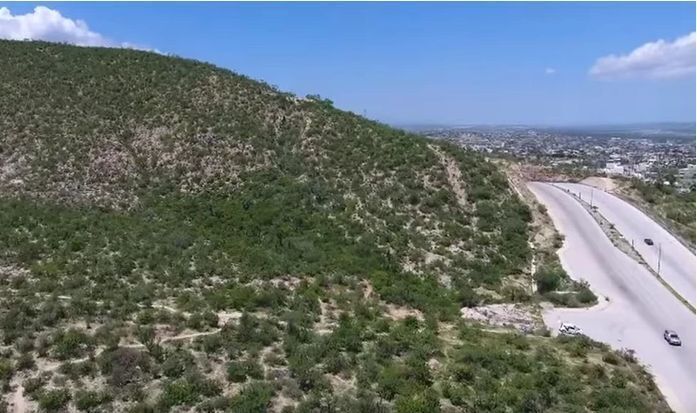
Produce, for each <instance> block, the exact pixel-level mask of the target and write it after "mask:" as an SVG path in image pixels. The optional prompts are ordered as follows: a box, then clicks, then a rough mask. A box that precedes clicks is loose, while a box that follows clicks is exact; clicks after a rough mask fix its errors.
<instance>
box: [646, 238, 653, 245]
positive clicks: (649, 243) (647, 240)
mask: <svg viewBox="0 0 697 413" xmlns="http://www.w3.org/2000/svg"><path fill="white" fill-rule="evenodd" d="M644 242H645V243H646V245H653V240H652V239H651V238H644Z"/></svg>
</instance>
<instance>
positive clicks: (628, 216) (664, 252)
mask: <svg viewBox="0 0 697 413" xmlns="http://www.w3.org/2000/svg"><path fill="white" fill-rule="evenodd" d="M555 185H558V186H560V187H562V188H565V189H568V190H569V191H570V192H573V193H575V194H580V196H581V198H582V199H583V200H584V201H586V202H590V200H591V192H592V194H593V205H594V206H597V207H598V212H600V213H601V214H602V215H603V216H604V217H605V218H607V220H608V221H610V222H611V223H613V224H614V225H615V228H616V229H617V231H619V232H620V233H621V234H622V236H624V237H625V238H626V239H627V240H628V241H629V242H632V241H634V248H635V249H636V250H637V251H638V252H639V254H640V255H641V256H642V257H643V258H644V260H645V261H646V263H647V264H649V266H651V268H653V269H654V270H656V271H657V272H659V273H660V275H661V278H663V279H664V280H665V281H666V282H667V283H668V284H670V286H671V287H673V289H675V291H677V292H678V294H680V295H681V296H682V297H683V298H684V299H686V300H687V301H688V302H689V303H690V304H692V306H693V307H694V306H695V302H696V301H697V297H696V294H697V285H696V284H695V255H694V254H693V253H692V252H691V251H690V250H689V249H687V248H686V247H685V246H684V245H683V244H681V243H680V241H678V240H677V239H676V238H675V237H674V236H672V235H671V234H670V233H669V232H668V231H666V230H665V229H664V228H663V227H662V226H660V225H659V224H658V223H656V222H655V221H653V220H652V219H651V218H649V217H648V216H647V215H646V214H644V213H643V212H641V211H640V210H639V209H637V208H635V207H634V206H632V205H631V204H629V203H628V202H625V201H623V200H622V199H620V198H618V197H616V196H614V195H611V194H609V193H607V192H604V191H602V190H598V189H594V188H592V187H590V186H588V185H583V184H568V183H559V184H555ZM645 238H651V239H652V240H653V242H654V244H653V245H652V246H651V245H647V244H646V243H645V242H644V239H645ZM659 248H660V255H661V268H660V271H658V270H659V268H658V255H659Z"/></svg>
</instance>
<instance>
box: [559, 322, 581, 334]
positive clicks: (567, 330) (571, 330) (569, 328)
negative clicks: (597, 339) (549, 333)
mask: <svg viewBox="0 0 697 413" xmlns="http://www.w3.org/2000/svg"><path fill="white" fill-rule="evenodd" d="M559 332H560V333H561V334H563V335H565V336H578V335H581V334H583V331H582V330H581V329H580V328H578V326H577V325H575V324H571V323H561V325H560V326H559Z"/></svg>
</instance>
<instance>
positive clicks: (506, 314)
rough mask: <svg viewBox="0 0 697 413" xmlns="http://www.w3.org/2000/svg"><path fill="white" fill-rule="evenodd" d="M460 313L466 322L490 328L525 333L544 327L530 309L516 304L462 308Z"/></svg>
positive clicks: (534, 312)
mask: <svg viewBox="0 0 697 413" xmlns="http://www.w3.org/2000/svg"><path fill="white" fill-rule="evenodd" d="M460 313H461V314H462V318H464V319H467V320H473V321H478V322H480V323H482V324H486V325H489V326H492V327H503V328H514V329H516V330H519V331H522V332H526V333H527V332H532V331H533V330H535V329H537V328H541V327H543V326H544V324H543V323H542V321H541V320H540V317H539V315H536V313H537V312H536V311H535V310H534V309H533V308H532V307H526V306H522V305H518V304H491V305H485V306H480V307H464V308H462V309H461V310H460Z"/></svg>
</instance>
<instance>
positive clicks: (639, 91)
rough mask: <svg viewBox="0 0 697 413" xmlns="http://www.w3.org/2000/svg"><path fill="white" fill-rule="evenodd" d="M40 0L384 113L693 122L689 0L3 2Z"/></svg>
mask: <svg viewBox="0 0 697 413" xmlns="http://www.w3.org/2000/svg"><path fill="white" fill-rule="evenodd" d="M38 5H44V6H46V7H48V8H50V9H53V10H55V11H57V12H60V14H61V15H62V18H65V19H72V20H78V19H79V20H83V21H84V22H85V23H86V24H87V26H89V31H90V32H92V33H95V34H98V35H101V36H102V37H103V38H104V39H108V41H110V42H117V43H120V42H128V43H129V44H135V45H139V46H142V47H149V48H154V49H157V50H160V51H162V52H165V53H173V54H176V55H179V56H183V57H190V58H195V59H199V60H204V61H208V62H211V63H214V64H216V65H219V66H222V67H226V68H229V69H232V70H234V71H236V72H239V73H243V74H246V75H248V76H250V77H253V78H257V79H263V80H265V81H267V82H268V83H271V84H274V85H277V86H279V87H280V88H281V89H283V90H287V91H291V92H294V93H297V94H300V95H305V94H308V93H318V94H320V95H322V96H324V97H327V98H330V99H332V100H333V101H334V102H335V105H336V106H338V107H340V108H343V109H348V110H352V111H354V112H357V113H363V111H364V110H365V111H366V112H367V115H368V117H370V118H374V119H379V120H382V121H385V122H389V123H398V124H422V123H445V124H465V123H530V124H582V123H593V124H598V123H625V122H646V121H694V120H695V74H694V35H692V36H693V37H692V38H691V39H688V41H691V42H692V43H688V44H687V47H688V48H686V47H685V45H684V44H683V46H682V49H679V48H678V47H677V46H675V45H673V44H672V43H671V42H674V41H675V40H676V39H679V38H682V37H684V36H688V35H690V34H691V33H694V31H695V4H694V3H339V4H337V3H333V4H332V3H253V4H252V3H235V4H231V3H196V4H194V3H46V4H43V3H0V7H3V6H4V7H6V8H7V9H9V14H11V15H12V16H13V18H16V17H19V16H21V15H26V14H29V13H33V10H34V8H35V7H36V6H38ZM6 14H7V12H6ZM0 17H1V16H0ZM3 21H4V20H2V19H0V34H2V25H3V24H7V23H3ZM36 24H42V23H36ZM5 32H7V30H6V31H5ZM46 32H47V33H48V34H45V33H44V34H43V36H50V35H51V33H53V32H52V31H46ZM32 33H38V32H32ZM36 36H38V35H36ZM5 37H7V35H6V36H5ZM659 39H663V40H664V41H665V42H664V43H659V44H656V43H654V45H653V46H652V45H649V46H648V47H646V48H644V49H642V50H643V51H644V52H647V53H637V54H636V56H629V57H627V55H629V54H630V53H631V52H632V51H633V50H635V49H637V48H639V47H640V46H642V45H644V44H647V43H651V42H656V41H658V40H659ZM683 40H684V39H683ZM683 43H684V42H683ZM114 44H116V43H114ZM690 45H692V52H691V53H692V55H691V56H692V58H691V59H692V62H689V61H688V60H689V58H690V56H689V53H690V52H689V46H690ZM654 46H655V47H654ZM673 46H675V47H673ZM656 48H658V51H657V52H651V50H653V49H656ZM686 53H687V54H688V55H686ZM610 55H615V56H617V57H618V58H617V59H614V60H613V59H610V60H606V61H604V62H603V63H602V64H599V63H598V64H599V65H600V66H598V67H599V69H598V73H600V75H598V74H592V73H591V69H592V68H593V67H594V65H596V63H597V62H598V59H601V58H603V57H607V56H610ZM623 56H624V57H623ZM681 59H682V61H683V62H685V61H688V65H689V66H691V67H682V66H681V67H678V68H677V69H676V68H675V66H676V64H677V63H675V62H677V61H678V60H681ZM685 59H687V60H685ZM647 65H648V66H647ZM649 66H650V70H647V69H646V67H649ZM669 70H672V71H669Z"/></svg>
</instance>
